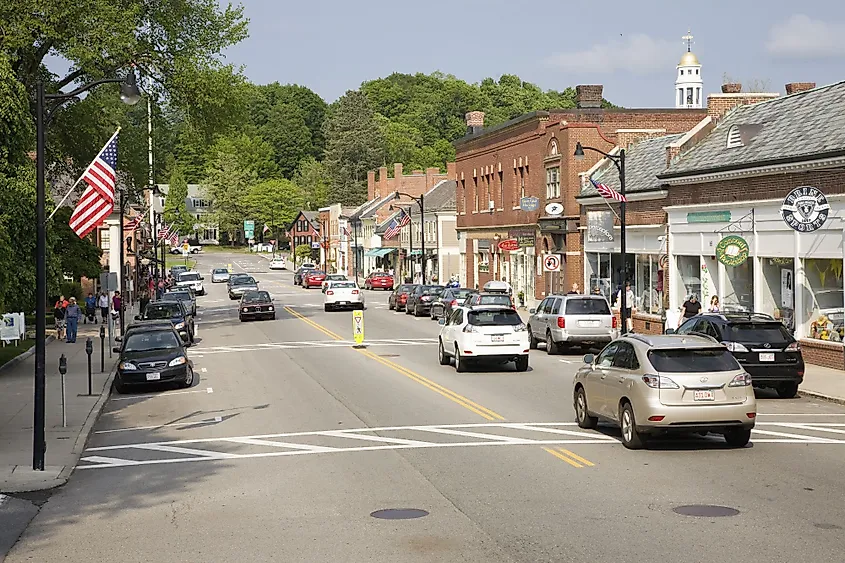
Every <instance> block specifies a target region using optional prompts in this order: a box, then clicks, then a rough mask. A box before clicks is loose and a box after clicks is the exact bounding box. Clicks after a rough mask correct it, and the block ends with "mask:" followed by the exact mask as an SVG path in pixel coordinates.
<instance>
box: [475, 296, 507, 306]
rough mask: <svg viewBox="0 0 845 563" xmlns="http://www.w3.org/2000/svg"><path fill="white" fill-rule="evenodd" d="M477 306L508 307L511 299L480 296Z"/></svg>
mask: <svg viewBox="0 0 845 563" xmlns="http://www.w3.org/2000/svg"><path fill="white" fill-rule="evenodd" d="M479 299H480V301H479V302H478V303H477V304H478V305H510V304H511V298H510V297H508V296H507V295H481V296H480V297H479Z"/></svg>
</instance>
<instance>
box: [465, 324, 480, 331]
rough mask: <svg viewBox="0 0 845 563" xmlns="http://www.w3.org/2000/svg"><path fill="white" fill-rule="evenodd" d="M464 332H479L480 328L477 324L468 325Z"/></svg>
mask: <svg viewBox="0 0 845 563" xmlns="http://www.w3.org/2000/svg"><path fill="white" fill-rule="evenodd" d="M463 332H478V328H477V327H476V326H475V325H466V326H465V327H464V330H463Z"/></svg>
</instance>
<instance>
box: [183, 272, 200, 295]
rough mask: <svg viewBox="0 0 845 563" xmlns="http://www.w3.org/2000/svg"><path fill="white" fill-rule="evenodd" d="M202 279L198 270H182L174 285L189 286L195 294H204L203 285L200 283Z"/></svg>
mask: <svg viewBox="0 0 845 563" xmlns="http://www.w3.org/2000/svg"><path fill="white" fill-rule="evenodd" d="M204 279H205V278H203V277H202V276H201V275H200V273H199V272H194V271H192V270H190V271H187V272H182V273H181V274H179V277H178V278H177V280H178V281H177V282H176V287H180V288H181V287H189V288H191V289H192V290H193V292H194V294H195V295H205V287H204V286H203V285H202V281H203V280H204Z"/></svg>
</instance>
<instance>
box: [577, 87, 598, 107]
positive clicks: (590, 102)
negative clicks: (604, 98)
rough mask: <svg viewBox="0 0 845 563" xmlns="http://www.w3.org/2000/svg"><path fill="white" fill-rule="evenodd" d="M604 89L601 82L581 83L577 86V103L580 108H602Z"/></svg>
mask: <svg viewBox="0 0 845 563" xmlns="http://www.w3.org/2000/svg"><path fill="white" fill-rule="evenodd" d="M603 89H604V86H602V85H601V84H579V85H578V86H576V87H575V105H576V106H577V107H578V108H579V109H583V108H600V107H601V95H602V90H603Z"/></svg>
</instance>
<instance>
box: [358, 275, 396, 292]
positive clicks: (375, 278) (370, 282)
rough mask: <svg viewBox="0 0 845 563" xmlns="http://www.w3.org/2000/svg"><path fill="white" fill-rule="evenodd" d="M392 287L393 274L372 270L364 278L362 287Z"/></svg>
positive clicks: (389, 288) (388, 288) (387, 288)
mask: <svg viewBox="0 0 845 563" xmlns="http://www.w3.org/2000/svg"><path fill="white" fill-rule="evenodd" d="M375 288H379V289H386V290H392V289H393V276H391V275H390V274H386V273H384V272H372V273H371V274H370V275H369V276H367V279H365V280H364V289H375Z"/></svg>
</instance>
